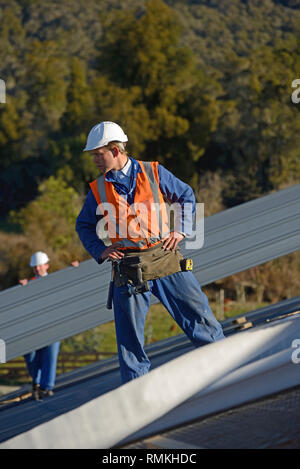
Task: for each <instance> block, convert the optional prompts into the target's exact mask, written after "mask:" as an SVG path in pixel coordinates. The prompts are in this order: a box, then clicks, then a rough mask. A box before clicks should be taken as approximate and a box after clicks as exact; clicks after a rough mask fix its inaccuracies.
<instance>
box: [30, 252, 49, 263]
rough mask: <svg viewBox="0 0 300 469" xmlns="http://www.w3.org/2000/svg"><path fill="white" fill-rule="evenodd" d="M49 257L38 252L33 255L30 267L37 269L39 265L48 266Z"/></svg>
mask: <svg viewBox="0 0 300 469" xmlns="http://www.w3.org/2000/svg"><path fill="white" fill-rule="evenodd" d="M49 260H50V259H49V257H48V256H47V254H46V253H45V252H41V251H37V252H35V253H34V254H32V256H31V258H30V264H29V265H30V267H36V266H37V265H43V264H47V262H49Z"/></svg>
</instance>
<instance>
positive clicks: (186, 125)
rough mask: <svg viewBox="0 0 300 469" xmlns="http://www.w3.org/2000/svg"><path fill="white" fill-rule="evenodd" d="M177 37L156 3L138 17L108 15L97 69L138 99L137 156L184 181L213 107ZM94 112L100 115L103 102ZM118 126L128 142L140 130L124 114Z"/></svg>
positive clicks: (168, 14)
mask: <svg viewBox="0 0 300 469" xmlns="http://www.w3.org/2000/svg"><path fill="white" fill-rule="evenodd" d="M181 33H182V29H181V26H180V22H179V20H178V18H177V17H176V15H175V14H174V13H173V11H172V10H171V9H170V8H169V7H168V6H167V5H166V4H164V3H163V2H162V1H161V0H149V1H147V2H146V10H145V12H143V13H142V14H141V15H140V16H138V15H137V13H132V14H130V15H129V14H128V13H127V12H126V13H124V12H115V11H114V12H113V13H112V14H111V16H110V17H109V18H108V20H107V21H106V23H105V24H104V37H103V41H102V44H101V54H100V58H99V70H101V72H102V73H105V74H106V76H107V78H108V80H110V82H112V83H113V87H119V88H120V89H121V90H127V93H128V94H129V95H131V93H133V95H135V96H138V101H139V105H140V109H142V107H144V109H145V110H144V111H143V113H144V115H145V118H144V120H143V124H144V129H143V132H140V144H139V145H140V146H141V148H144V150H143V151H142V154H140V155H138V156H139V157H142V158H144V159H145V158H147V159H150V158H151V159H157V160H158V161H160V162H161V163H166V164H167V165H168V167H169V168H170V169H171V170H173V171H175V172H176V173H177V174H178V175H180V176H181V177H183V178H185V179H190V178H191V176H192V175H193V172H194V167H195V166H194V163H195V161H197V159H198V158H199V157H200V156H201V155H202V154H203V151H204V148H205V144H206V142H207V140H208V135H209V133H210V132H211V131H212V130H213V128H214V127H215V119H216V116H218V110H217V107H218V106H217V103H216V102H215V95H214V96H211V95H209V93H206V90H205V88H206V85H207V83H206V80H205V78H204V76H203V74H202V73H200V71H199V70H198V69H197V67H196V63H195V59H194V56H193V54H192V53H191V50H190V49H188V48H187V47H184V46H181V45H180V36H181ZM212 81H213V80H212ZM109 94H110V93H109ZM121 94H122V92H121V91H120V92H119V95H121ZM193 100H194V101H196V102H197V103H198V106H197V108H196V107H195V106H194V105H193ZM122 104H123V103H119V106H122ZM116 105H117V103H116ZM211 106H212V107H214V116H213V118H212V117H211V112H210V110H209V107H211ZM100 110H101V111H102V112H101V114H103V111H104V110H105V111H106V108H105V105H103V103H102V105H101V108H100ZM107 111H109V109H107ZM112 113H114V108H113V111H112ZM204 115H206V116H208V118H207V119H204ZM138 117H140V116H139V115H138ZM124 122H125V123H126V130H127V131H128V133H129V136H130V138H131V137H132V136H133V134H134V132H136V131H137V129H140V128H141V121H140V120H139V121H136V120H135V119H133V117H132V115H130V113H128V117H127V118H126V116H124ZM145 122H146V125H145ZM145 131H146V132H145ZM143 133H144V134H145V135H144V138H143ZM133 138H134V137H133ZM135 148H137V147H136V146H135V145H134V149H135Z"/></svg>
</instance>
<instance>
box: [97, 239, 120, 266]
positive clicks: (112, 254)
mask: <svg viewBox="0 0 300 469" xmlns="http://www.w3.org/2000/svg"><path fill="white" fill-rule="evenodd" d="M120 246H121V243H119V242H117V243H114V244H112V245H111V246H108V247H107V248H106V249H104V251H103V253H102V255H101V259H102V260H103V261H104V260H105V259H109V260H111V261H118V260H120V259H122V258H123V257H124V252H122V251H119V250H118V247H120Z"/></svg>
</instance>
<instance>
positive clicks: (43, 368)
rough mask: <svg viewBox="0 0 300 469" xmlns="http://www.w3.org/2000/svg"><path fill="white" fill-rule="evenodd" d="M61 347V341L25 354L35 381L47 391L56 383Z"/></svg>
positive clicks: (29, 370)
mask: <svg viewBox="0 0 300 469" xmlns="http://www.w3.org/2000/svg"><path fill="white" fill-rule="evenodd" d="M35 278H39V277H38V276H36V277H35ZM59 347H60V341H58V342H54V343H53V344H51V345H47V346H46V347H43V348H41V349H39V350H36V351H35V352H30V353H27V354H26V355H24V359H25V362H26V365H27V369H28V373H29V374H30V376H31V378H32V381H33V383H34V384H38V385H39V386H40V388H41V389H44V390H45V391H50V390H52V389H53V388H54V385H55V378H56V366H57V357H58V352H59Z"/></svg>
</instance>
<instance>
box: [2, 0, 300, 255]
mask: <svg viewBox="0 0 300 469" xmlns="http://www.w3.org/2000/svg"><path fill="white" fill-rule="evenodd" d="M0 59H1V60H0V78H1V79H3V80H4V81H5V84H6V93H7V94H6V103H5V104H0V155H1V158H0V216H1V217H2V219H6V218H7V217H8V215H9V212H10V211H11V210H14V220H18V221H19V222H21V226H22V227H23V231H24V232H25V233H27V234H28V233H31V235H30V236H32V233H33V232H34V233H36V229H37V226H36V225H34V224H33V225H32V226H31V227H30V223H29V221H28V220H31V221H32V223H33V219H34V216H33V214H36V213H38V214H39V216H40V217H42V219H43V220H44V219H45V220H46V219H47V220H48V222H47V223H44V225H43V226H44V228H45V232H44V233H43V234H41V235H40V239H41V240H42V239H45V238H47V236H46V234H47V233H48V231H49V230H50V231H52V227H51V224H49V223H50V219H51V217H50V218H49V216H50V215H51V216H57V217H58V219H59V220H61V219H62V218H61V217H62V214H61V213H60V211H59V210H60V209H57V210H56V208H55V206H53V207H52V209H51V210H52V214H50V215H49V213H50V212H51V210H50V208H49V207H47V208H45V207H44V206H43V203H44V202H43V201H45V198H46V197H47V195H46V192H45V191H47V190H49V191H50V196H49V197H50V199H51V194H52V193H53V187H59V186H60V187H61V188H62V193H63V195H62V197H63V196H64V191H67V188H68V187H69V188H70V190H72V191H73V192H72V193H71V192H68V194H67V193H66V194H67V200H68V201H69V197H71V199H72V198H73V199H72V200H74V202H72V203H73V207H74V208H75V207H76V210H77V213H78V210H79V208H78V207H79V206H80V203H79V202H78V200H79V199H78V198H79V196H84V194H85V193H86V191H87V187H88V186H87V183H88V181H90V180H91V179H92V178H93V177H94V176H95V168H94V166H93V163H92V159H91V157H90V155H88V154H87V153H83V152H82V149H83V147H84V144H85V140H86V136H87V133H88V131H89V129H90V128H91V126H92V125H94V124H95V123H97V122H99V121H101V120H113V121H116V122H118V123H119V124H120V125H121V126H122V127H123V128H124V130H125V131H126V133H127V134H128V135H129V151H130V153H131V154H132V156H135V157H137V158H140V159H154V160H158V161H160V162H161V163H162V164H164V165H166V166H167V167H168V169H170V170H172V171H173V172H174V173H175V174H176V175H177V176H179V177H180V178H181V179H184V180H185V181H186V182H189V183H190V184H192V186H193V187H194V189H195V190H196V192H197V193H198V194H201V193H203V191H202V192H201V190H202V189H203V188H204V187H203V186H205V181H206V179H207V178H209V180H210V181H212V180H215V181H220V187H221V189H220V187H218V188H217V190H216V193H217V194H218V198H220V207H222V208H225V207H228V206H232V205H236V204H238V203H241V202H244V201H247V200H249V199H252V198H255V197H258V196H260V195H262V194H264V193H267V192H270V191H273V190H278V189H280V188H281V187H284V186H286V185H290V184H293V183H295V182H297V181H299V178H300V145H299V143H300V120H299V110H300V104H298V105H297V104H294V103H293V102H292V101H291V94H292V91H293V89H292V81H293V80H294V79H296V78H300V10H299V2H298V1H296V0H282V1H279V0H222V1H221V2H220V1H218V0H203V1H200V0H198V1H197V0H194V1H193V0H190V1H185V0H168V1H167V0H165V2H163V1H162V0H147V1H144V0H127V1H125V2H119V1H116V0H101V2H99V1H97V0H85V1H83V0H72V1H71V0H54V1H51V2H46V1H44V0H9V1H8V0H1V2H0ZM213 175H215V176H213ZM50 177H51V179H50V181H49V182H47V179H48V178H50ZM43 184H44V185H43ZM55 185H56V186H55ZM199 185H200V187H199ZM51 191H52V192H51ZM213 194H214V191H213V187H212V190H211V197H210V198H213V197H214V195H213ZM34 199H36V201H34ZM68 203H69V202H68ZM68 203H67V205H68ZM28 204H29V205H28ZM35 204H37V205H35ZM47 210H49V211H50V212H47ZM66 210H67V209H66ZM76 210H75V211H74V212H72V214H71V217H69V218H68V213H67V212H66V213H65V219H66V220H69V225H68V221H66V222H65V224H64V223H60V227H61V229H60V232H59V233H58V234H57V235H56V236H54V237H53V239H51V240H50V241H49V246H50V247H49V248H50V249H51V250H53V252H56V253H59V255H61V256H62V258H65V257H64V256H65V254H62V253H65V252H66V250H68V249H69V246H70V244H68V243H74V242H75V241H74V240H72V239H71V238H72V236H71V234H70V226H71V227H72V229H73V226H74V219H75V217H76V213H75V212H76ZM43 217H44V218H43ZM11 219H12V218H10V220H11ZM26 224H27V225H26ZM36 236H37V235H36ZM70 236H71V238H70ZM48 239H49V238H48ZM34 245H36V243H34ZM41 245H44V243H43V242H42V241H41ZM76 253H77V247H76V249H75V248H74V250H73V254H74V256H75V255H76ZM28 256H29V254H28ZM0 257H1V252H0ZM69 257H70V256H67V258H68V261H69ZM79 257H80V256H79Z"/></svg>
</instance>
